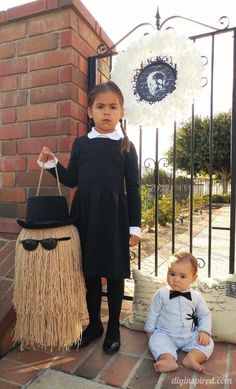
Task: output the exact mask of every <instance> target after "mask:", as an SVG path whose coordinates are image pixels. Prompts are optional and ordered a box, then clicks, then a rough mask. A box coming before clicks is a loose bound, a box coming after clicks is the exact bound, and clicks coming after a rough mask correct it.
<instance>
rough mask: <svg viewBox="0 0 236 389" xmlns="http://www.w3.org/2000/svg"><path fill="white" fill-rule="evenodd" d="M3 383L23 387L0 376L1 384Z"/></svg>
mask: <svg viewBox="0 0 236 389" xmlns="http://www.w3.org/2000/svg"><path fill="white" fill-rule="evenodd" d="M1 382H6V383H7V384H12V385H22V384H19V382H16V381H12V380H6V379H5V378H3V377H1V376H0V384H1ZM20 387H21V388H23V386H20Z"/></svg>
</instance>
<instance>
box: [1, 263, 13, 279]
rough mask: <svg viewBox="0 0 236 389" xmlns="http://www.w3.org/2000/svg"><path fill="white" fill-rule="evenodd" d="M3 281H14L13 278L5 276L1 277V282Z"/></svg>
mask: <svg viewBox="0 0 236 389" xmlns="http://www.w3.org/2000/svg"><path fill="white" fill-rule="evenodd" d="M13 267H14V266H13ZM2 280H3V281H13V278H9V277H5V276H0V281H2Z"/></svg>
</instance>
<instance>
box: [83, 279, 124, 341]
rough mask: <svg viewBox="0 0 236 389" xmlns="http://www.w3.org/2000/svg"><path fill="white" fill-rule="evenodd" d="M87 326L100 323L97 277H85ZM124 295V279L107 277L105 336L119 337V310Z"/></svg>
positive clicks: (100, 290) (93, 326) (99, 284)
mask: <svg viewBox="0 0 236 389" xmlns="http://www.w3.org/2000/svg"><path fill="white" fill-rule="evenodd" d="M85 283H86V288H87V293H86V299H87V307H88V313H89V327H92V328H97V327H98V326H99V325H100V324H101V318H100V314H101V300H102V283H101V278H100V277H99V278H98V277H86V278H85ZM123 296H124V279H114V278H107V301H108V312H109V320H108V326H107V333H106V338H108V339H111V340H116V339H117V338H118V337H119V325H120V312H121V305H122V299H123Z"/></svg>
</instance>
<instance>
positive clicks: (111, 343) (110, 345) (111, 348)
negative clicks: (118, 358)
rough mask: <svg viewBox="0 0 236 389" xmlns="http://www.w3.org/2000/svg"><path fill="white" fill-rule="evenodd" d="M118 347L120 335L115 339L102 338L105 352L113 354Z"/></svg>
mask: <svg viewBox="0 0 236 389" xmlns="http://www.w3.org/2000/svg"><path fill="white" fill-rule="evenodd" d="M119 349H120V337H119V338H118V339H116V340H109V339H106V338H105V340H104V343H103V350H104V351H105V353H106V354H115V353H117V351H119Z"/></svg>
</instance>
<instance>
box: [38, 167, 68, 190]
mask: <svg viewBox="0 0 236 389" xmlns="http://www.w3.org/2000/svg"><path fill="white" fill-rule="evenodd" d="M55 170H56V177H57V187H58V191H59V195H60V196H61V195H62V194H61V186H60V181H59V176H58V171H57V165H56V166H55ZM43 171H44V165H43V166H42V168H41V172H40V177H39V183H38V188H37V192H36V196H38V195H39V189H40V186H41V181H42V178H43Z"/></svg>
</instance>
